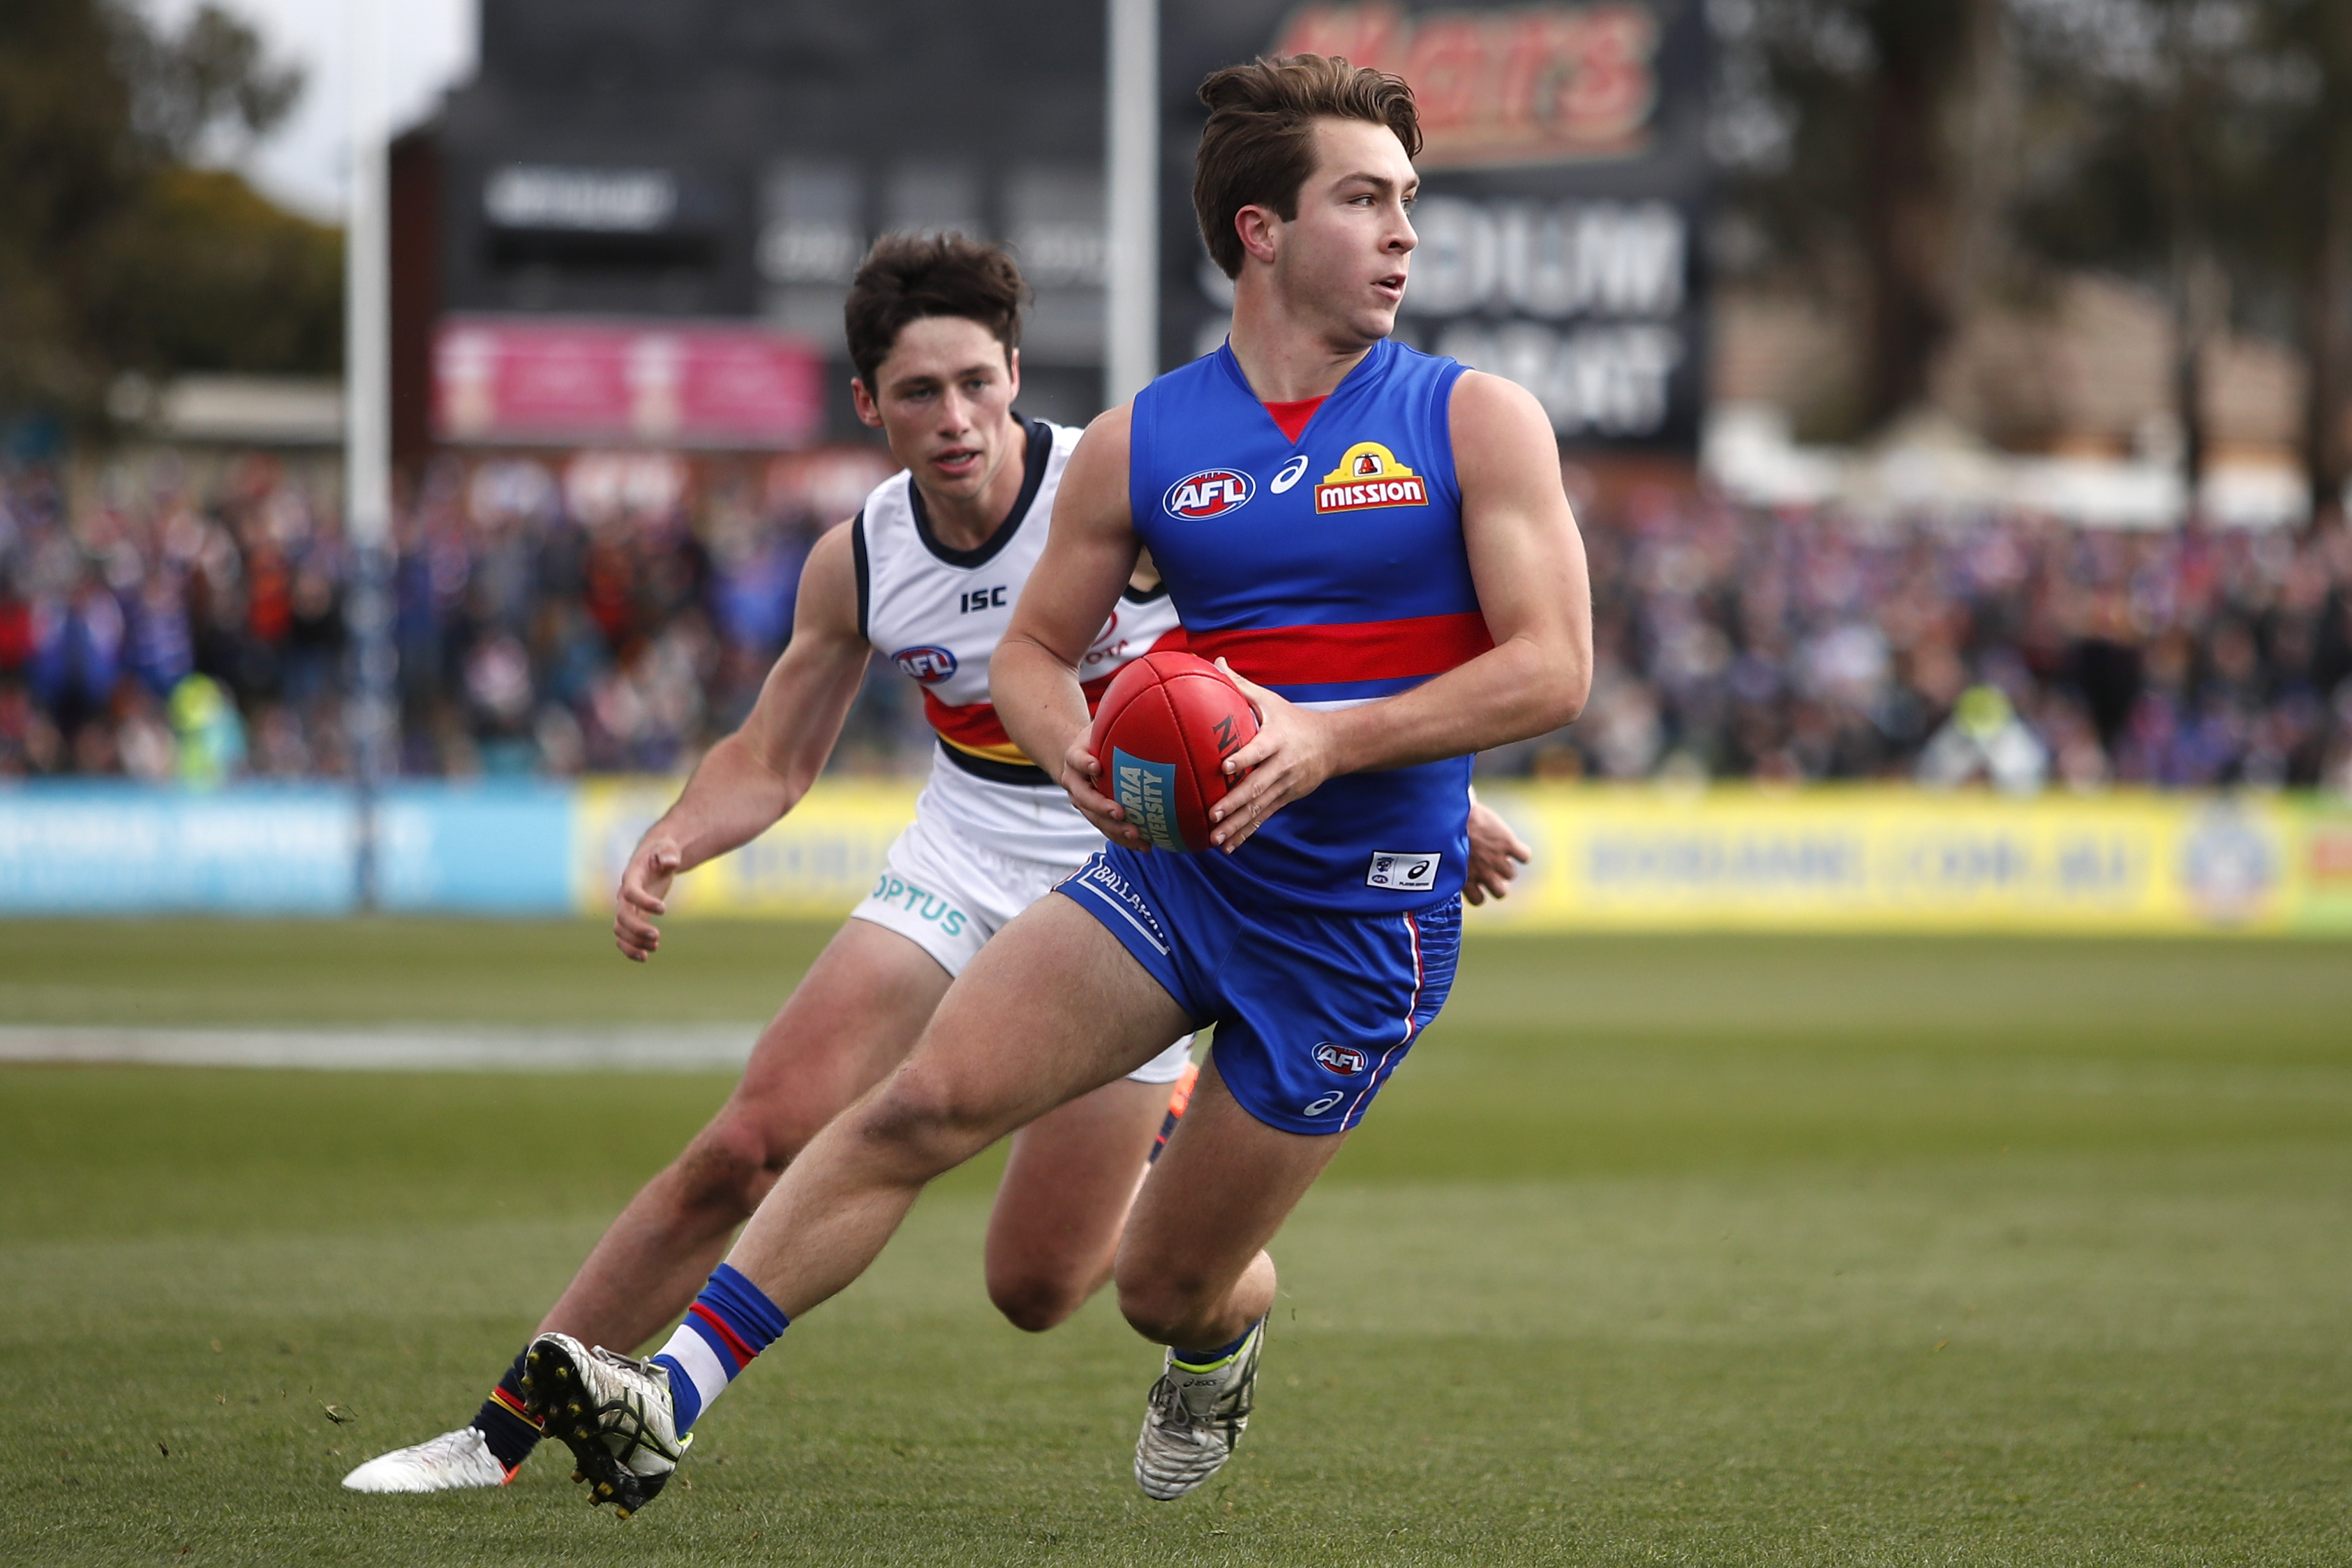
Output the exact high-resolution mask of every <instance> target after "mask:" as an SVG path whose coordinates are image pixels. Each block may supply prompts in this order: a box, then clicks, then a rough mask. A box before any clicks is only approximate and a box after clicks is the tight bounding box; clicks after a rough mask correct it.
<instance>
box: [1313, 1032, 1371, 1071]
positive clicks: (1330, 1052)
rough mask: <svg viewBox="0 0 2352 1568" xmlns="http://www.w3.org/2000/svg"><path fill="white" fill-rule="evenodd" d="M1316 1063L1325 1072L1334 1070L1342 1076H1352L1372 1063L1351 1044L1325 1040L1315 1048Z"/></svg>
mask: <svg viewBox="0 0 2352 1568" xmlns="http://www.w3.org/2000/svg"><path fill="white" fill-rule="evenodd" d="M1315 1062H1316V1065H1317V1066H1318V1067H1320V1068H1322V1069H1323V1071H1326V1072H1336V1073H1338V1074H1339V1076H1340V1077H1342V1078H1353V1077H1355V1076H1356V1075H1357V1074H1358V1073H1360V1072H1361V1071H1364V1069H1365V1068H1367V1067H1370V1065H1371V1064H1372V1059H1371V1058H1370V1057H1369V1056H1367V1055H1365V1054H1364V1052H1363V1051H1360V1050H1359V1049H1358V1048H1356V1047H1355V1046H1352V1045H1333V1044H1332V1043H1331V1042H1330V1041H1329V1040H1325V1041H1324V1042H1323V1043H1322V1044H1321V1045H1318V1046H1317V1047H1316V1048H1315Z"/></svg>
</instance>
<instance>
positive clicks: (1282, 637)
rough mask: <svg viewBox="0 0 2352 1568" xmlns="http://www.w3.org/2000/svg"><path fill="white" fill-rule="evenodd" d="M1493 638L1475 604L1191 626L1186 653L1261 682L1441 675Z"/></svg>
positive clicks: (1279, 683) (1304, 683) (1492, 642)
mask: <svg viewBox="0 0 2352 1568" xmlns="http://www.w3.org/2000/svg"><path fill="white" fill-rule="evenodd" d="M1494 645H1495V639H1494V638H1493V637H1492V636H1490V635H1488V634H1487V632H1486V617H1485V616H1484V615H1481V614H1479V613H1477V612H1475V611H1472V612H1466V613H1464V614H1460V615H1415V616H1412V617H1411V618H1410V619H1407V620H1403V621H1359V622H1354V623H1353V624H1350V625H1345V626H1252V627H1241V628H1235V629H1234V630H1231V631H1225V632H1193V633H1192V652H1193V653H1198V654H1199V655H1201V657H1202V658H1203V659H1217V658H1223V660H1224V661H1225V662H1226V663H1228V664H1232V665H1233V667H1234V669H1236V670H1238V671H1240V672H1241V673H1242V674H1244V675H1247V676H1248V677H1249V678H1250V679H1251V680H1253V681H1255V682H1257V683H1258V684H1259V685H1265V686H1310V685H1325V684H1328V683H1331V682H1337V681H1398V680H1408V679H1411V678H1412V677H1414V676H1419V675H1442V674H1444V673H1445V672H1446V671H1448V670H1450V669H1453V668H1454V667H1455V666H1456V665H1459V664H1468V663H1469V662H1470V661H1471V660H1473V659H1475V658H1476V657H1477V656H1478V655H1479V654H1481V653H1485V652H1486V651H1487V650H1488V649H1490V648H1492V647H1493V646H1494Z"/></svg>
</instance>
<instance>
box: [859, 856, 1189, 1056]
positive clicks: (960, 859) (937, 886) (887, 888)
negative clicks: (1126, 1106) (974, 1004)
mask: <svg viewBox="0 0 2352 1568" xmlns="http://www.w3.org/2000/svg"><path fill="white" fill-rule="evenodd" d="M1076 869H1077V868H1076V866H1068V865H1048V864H1046V863H1045V862H1042V861H1026V860H1014V859H1013V858H1011V857H1010V856H1006V855H1000V854H997V853H995V852H992V851H990V850H986V849H983V848H982V847H981V846H980V845H978V844H976V843H974V842H972V841H971V839H970V838H969V837H967V836H966V835H964V834H962V833H960V832H958V831H955V829H954V828H952V827H950V826H948V825H946V824H944V823H941V822H940V821H937V820H936V819H934V818H931V817H929V816H928V815H926V814H925V813H923V812H920V811H918V812H917V813H916V815H915V821H914V823H913V824H912V825H911V826H910V827H908V829H907V831H905V832H903V833H900V834H899V835H898V841H897V842H895V843H893V844H892V845H891V846H890V852H889V854H888V855H887V856H886V857H885V858H884V861H883V871H882V875H881V876H880V878H879V879H877V881H876V882H875V883H874V891H873V892H872V893H869V894H866V902H865V903H863V904H859V905H858V906H857V907H856V909H854V910H852V911H851V912H850V918H851V919H853V920H865V921H870V922H872V923H873V924H874V925H879V926H881V927H882V928H883V929H884V930H886V931H896V932H897V933H898V935H899V936H904V937H905V938H907V940H908V941H909V942H912V943H913V944H914V945H915V946H918V947H920V948H921V949H922V950H923V951H924V952H926V953H929V955H930V956H932V957H934V958H936V959H938V960H939V964H940V967H941V968H943V969H945V970H946V971H947V972H948V973H949V974H950V975H961V974H962V973H963V967H964V966H965V965H966V964H969V963H971V960H972V956H973V955H974V954H976V953H978V952H979V951H980V949H981V946H982V944H983V943H985V942H986V941H987V940H988V939H989V938H990V937H992V936H995V935H996V934H997V932H998V931H1000V930H1002V929H1003V927H1004V925H1005V924H1006V923H1007V922H1008V921H1010V920H1011V919H1012V918H1013V916H1014V915H1018V914H1020V913H1021V912H1022V911H1023V910H1024V909H1026V908H1028V907H1029V906H1030V905H1031V904H1034V903H1036V902H1037V901H1038V900H1039V899H1041V898H1043V897H1045V894H1048V893H1050V892H1052V891H1053V888H1054V884H1055V883H1058V882H1060V881H1061V880H1062V879H1063V878H1064V877H1066V876H1067V875H1069V874H1070V873H1071V872H1073V871H1075V870H1076ZM1189 1061H1192V1036H1191V1035H1189V1034H1188V1035H1186V1036H1185V1037H1184V1038H1183V1039H1181V1040H1178V1041H1177V1042H1176V1043H1175V1044H1173V1045H1171V1046H1170V1047H1169V1048H1168V1049H1167V1050H1165V1051H1161V1052H1160V1054H1159V1055H1158V1056H1155V1057H1153V1058H1152V1059H1151V1060H1150V1061H1147V1062H1145V1063H1144V1064H1143V1065H1142V1066H1141V1067H1139V1068H1137V1069H1136V1070H1135V1071H1132V1072H1130V1073H1129V1074H1128V1076H1129V1078H1132V1079H1134V1080H1135V1081H1136V1082H1139V1083H1173V1082H1176V1080H1177V1079H1179V1078H1181V1077H1182V1076H1183V1074H1184V1068H1185V1064H1186V1063H1188V1062H1189Z"/></svg>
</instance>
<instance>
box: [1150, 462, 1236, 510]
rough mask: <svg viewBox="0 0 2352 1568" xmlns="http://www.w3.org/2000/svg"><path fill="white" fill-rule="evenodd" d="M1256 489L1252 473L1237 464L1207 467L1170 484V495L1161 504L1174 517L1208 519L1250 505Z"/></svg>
mask: <svg viewBox="0 0 2352 1568" xmlns="http://www.w3.org/2000/svg"><path fill="white" fill-rule="evenodd" d="M1254 490H1255V486H1253V485H1252V484H1251V483H1250V476H1248V475H1246V474H1244V473H1243V472H1241V471H1240V470H1239V469H1237V468H1203V469H1202V470H1201V471H1200V472H1199V473H1198V474H1188V475H1186V476H1184V477H1183V478H1181V479H1179V480H1177V481H1176V483H1174V484H1173V485H1171V486H1168V497H1167V499H1166V500H1165V501H1164V502H1163V503H1161V504H1162V505H1164V506H1165V507H1167V508H1168V515H1169V516H1170V517H1182V518H1183V519H1184V520H1185V521H1187V522H1192V523H1199V522H1206V521H1207V520H1208V519H1209V518H1211V517H1223V516H1224V515H1225V514H1226V513H1227V512H1230V511H1232V510H1233V509H1234V507H1242V506H1246V505H1248V504H1249V498H1250V495H1251V493H1252V492H1253V491H1254Z"/></svg>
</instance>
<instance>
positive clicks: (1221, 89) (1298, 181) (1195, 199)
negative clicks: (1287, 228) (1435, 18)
mask: <svg viewBox="0 0 2352 1568" xmlns="http://www.w3.org/2000/svg"><path fill="white" fill-rule="evenodd" d="M1201 101H1202V103H1205V104H1207V105H1208V106H1209V123H1208V124H1207V125H1206V126H1205V127H1203V128H1202V131H1201V151H1200V152H1199V153H1198V154H1196V155H1195V157H1194V158H1193V160H1192V213H1193V215H1194V216H1195V217H1197V218H1198V219H1199V220H1200V224H1201V238H1202V240H1203V241H1205V242H1207V245H1208V246H1209V259H1210V260H1212V261H1213V262H1215V263H1216V264H1217V266H1218V267H1219V268H1220V269H1221V270H1222V271H1223V273H1224V275H1225V276H1226V277H1240V276H1241V270H1242V238H1241V235H1239V234H1238V233H1236V232H1235V231H1234V214H1236V213H1239V212H1240V211H1241V210H1242V209H1243V208H1244V207H1271V208H1272V209H1274V211H1275V212H1276V213H1277V214H1280V215H1281V216H1282V217H1283V218H1285V219H1290V218H1295V217H1297V215H1298V190H1299V187H1300V186H1302V185H1304V184H1306V183H1307V175H1309V174H1311V173H1313V172H1315V121H1317V120H1370V121H1371V122H1372V123H1373V124H1374V125H1385V126H1387V127H1388V128H1389V129H1390V130H1391V131H1395V132H1396V138H1397V140H1398V141H1402V142H1403V143H1404V151H1405V156H1406V157H1408V158H1413V157H1418V156H1420V154H1421V112H1420V110H1417V109H1416V108H1414V106H1413V101H1412V88H1410V87H1408V86H1407V85H1406V84H1405V79H1404V78H1402V77H1400V76H1391V75H1390V74H1389V73H1388V72H1386V71H1376V70H1372V69H1370V68H1357V67H1354V66H1351V65H1349V63H1348V62H1347V61H1346V60H1344V59H1342V58H1340V57H1339V56H1337V55H1292V56H1290V57H1287V58H1285V59H1278V60H1276V59H1265V58H1260V59H1255V60H1252V61H1251V62H1250V63H1249V64H1247V65H1245V66H1227V67H1226V68H1224V69H1223V70H1221V71H1217V72H1214V73H1213V74H1212V75H1211V76H1210V78H1209V79H1208V80H1206V81H1204V82H1202V84H1201Z"/></svg>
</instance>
